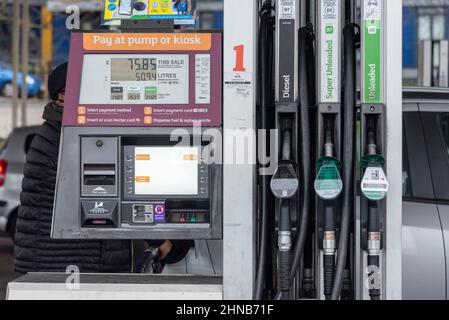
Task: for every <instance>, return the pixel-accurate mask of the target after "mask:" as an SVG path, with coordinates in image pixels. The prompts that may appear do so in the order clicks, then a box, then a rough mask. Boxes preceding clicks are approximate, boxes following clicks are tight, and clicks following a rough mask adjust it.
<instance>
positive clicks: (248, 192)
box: [223, 0, 259, 300]
mask: <svg viewBox="0 0 449 320" xmlns="http://www.w3.org/2000/svg"><path fill="white" fill-rule="evenodd" d="M235 8H239V9H238V10H235ZM258 18H259V15H258V0H251V1H250V0H246V1H241V0H226V1H224V47H223V52H224V59H223V61H224V65H223V71H224V77H225V84H224V90H223V94H224V97H223V99H224V100H223V104H224V108H223V110H224V112H223V124H224V132H225V135H224V147H223V149H224V150H223V154H224V165H223V212H224V214H223V295H224V299H226V300H228V299H233V300H240V299H246V300H247V299H252V297H253V288H254V282H255V269H256V268H255V238H256V236H255V216H256V212H255V206H254V203H255V202H256V189H257V188H256V186H255V185H256V166H255V158H256V144H255V133H254V130H255V128H256V120H255V119H256V61H257V57H256V53H257V50H256V48H257V25H258V20H259V19H258ZM242 60H243V61H242ZM240 62H243V64H241V63H240ZM238 83H245V84H244V85H243V86H242V85H238ZM242 89H243V90H244V94H241V92H243V91H239V90H242ZM239 134H240V135H241V136H242V135H243V136H245V135H248V136H249V140H250V141H248V145H247V147H243V148H240V146H237V145H234V144H233V141H236V142H237V143H243V144H245V141H242V140H245V139H241V138H239V137H238V136H239ZM241 136H240V137H241ZM248 150H249V152H248ZM241 152H247V154H246V155H247V156H249V157H250V158H252V159H248V162H245V163H243V164H239V163H235V162H234V160H233V158H234V156H235V157H236V158H235V159H239V157H240V159H242V158H241V157H242V154H241ZM228 157H230V159H228Z"/></svg>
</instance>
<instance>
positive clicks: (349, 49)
mask: <svg viewBox="0 0 449 320" xmlns="http://www.w3.org/2000/svg"><path fill="white" fill-rule="evenodd" d="M356 29H357V26H356V25H355V24H353V23H349V24H347V25H346V26H345V27H344V29H343V45H344V53H343V56H344V59H345V60H344V62H343V63H344V75H343V77H344V79H343V82H344V93H343V103H344V107H343V141H342V149H343V154H342V160H343V165H342V178H343V195H342V198H343V201H342V210H341V211H342V216H341V226H340V237H339V239H338V246H337V264H336V270H335V277H334V284H333V288H332V295H331V300H338V299H339V297H340V293H341V288H342V285H343V277H344V270H345V265H346V259H347V255H348V241H349V230H350V223H351V221H350V220H351V216H353V211H354V156H355V152H354V145H355V143H354V137H355V109H356V108H355V103H356V80H355V79H356V75H355V64H356V56H355V50H356V42H358V41H357V35H356V33H355V31H356Z"/></svg>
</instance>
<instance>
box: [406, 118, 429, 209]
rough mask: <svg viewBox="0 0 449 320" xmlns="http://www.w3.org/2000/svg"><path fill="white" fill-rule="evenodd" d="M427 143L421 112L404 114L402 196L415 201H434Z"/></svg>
mask: <svg viewBox="0 0 449 320" xmlns="http://www.w3.org/2000/svg"><path fill="white" fill-rule="evenodd" d="M427 147H428V145H427V141H426V139H425V137H424V130H423V126H422V121H421V115H420V113H419V112H404V113H403V143H402V155H403V156H402V194H403V198H404V199H407V200H413V201H422V200H423V201H428V200H434V199H435V194H434V188H433V185H432V171H431V170H430V168H431V167H430V164H429V157H428V150H427Z"/></svg>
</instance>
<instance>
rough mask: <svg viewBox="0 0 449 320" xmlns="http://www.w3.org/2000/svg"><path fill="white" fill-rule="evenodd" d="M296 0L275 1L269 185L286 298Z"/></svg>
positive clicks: (293, 195) (292, 202)
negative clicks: (273, 147)
mask: <svg viewBox="0 0 449 320" xmlns="http://www.w3.org/2000/svg"><path fill="white" fill-rule="evenodd" d="M298 26H299V6H298V1H287V0H279V1H277V2H276V37H275V39H276V41H275V48H276V49H275V51H276V54H275V74H276V78H275V79H276V84H275V128H276V129H277V130H278V132H279V139H280V141H279V146H281V148H280V150H279V159H281V160H280V161H279V163H278V167H277V170H276V172H275V174H274V175H273V177H272V180H271V183H270V187H271V190H272V192H273V195H274V196H275V197H276V202H275V208H276V209H275V217H276V231H277V239H278V241H277V250H278V251H277V255H278V262H277V281H278V283H277V287H278V290H277V291H278V292H277V298H278V299H289V295H290V287H291V283H290V277H289V274H290V270H291V253H290V252H291V247H292V233H293V232H292V231H293V230H292V229H293V223H292V218H293V219H294V220H293V221H296V219H297V217H298V208H299V197H298V195H297V190H298V185H299V183H298V173H297V166H298V164H297V162H298V147H297V146H298V139H297V136H298V119H299V118H298V112H299V110H298V87H297V83H298V73H297V67H298V55H297V46H298Z"/></svg>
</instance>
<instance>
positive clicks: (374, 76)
mask: <svg viewBox="0 0 449 320" xmlns="http://www.w3.org/2000/svg"><path fill="white" fill-rule="evenodd" d="M382 28H383V25H382V0H363V26H362V33H363V101H362V102H363V103H382V63H383V61H382Z"/></svg>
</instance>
